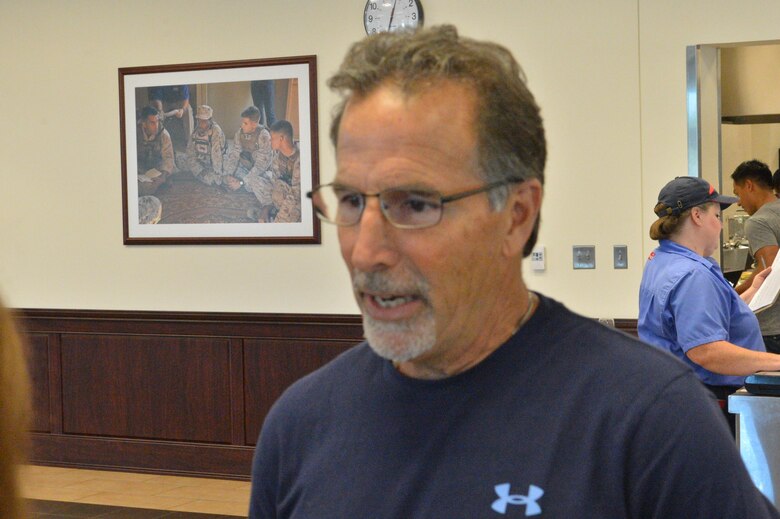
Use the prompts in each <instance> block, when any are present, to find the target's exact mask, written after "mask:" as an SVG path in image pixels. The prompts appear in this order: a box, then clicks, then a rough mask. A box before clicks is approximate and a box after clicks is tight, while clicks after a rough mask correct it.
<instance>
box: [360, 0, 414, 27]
mask: <svg viewBox="0 0 780 519" xmlns="http://www.w3.org/2000/svg"><path fill="white" fill-rule="evenodd" d="M422 23H423V11H422V5H421V4H420V2H419V0H368V1H367V2H366V9H365V10H364V11H363V25H364V26H365V28H366V34H376V33H378V32H388V31H400V30H403V29H414V28H415V27H419V26H421V25H422Z"/></svg>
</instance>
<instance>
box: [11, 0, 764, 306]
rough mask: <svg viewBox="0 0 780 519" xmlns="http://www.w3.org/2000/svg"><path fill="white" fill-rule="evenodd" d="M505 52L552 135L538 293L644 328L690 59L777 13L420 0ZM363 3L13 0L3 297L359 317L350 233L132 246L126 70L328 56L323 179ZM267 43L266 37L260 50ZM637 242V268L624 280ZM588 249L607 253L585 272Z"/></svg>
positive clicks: (659, 2) (662, 1)
mask: <svg viewBox="0 0 780 519" xmlns="http://www.w3.org/2000/svg"><path fill="white" fill-rule="evenodd" d="M423 4H424V7H425V17H426V23H427V24H428V25H432V24H438V23H454V24H455V25H457V26H458V28H459V30H460V31H461V32H462V33H463V34H465V35H469V36H473V37H477V38H489V39H492V40H495V41H498V42H500V43H502V44H504V45H506V46H508V47H509V48H510V49H511V50H512V51H513V52H514V54H515V55H516V57H517V58H518V60H519V61H520V62H521V64H522V65H523V67H524V68H525V71H526V73H527V75H528V78H529V83H530V87H531V89H532V90H533V91H534V93H535V94H536V96H537V99H538V101H539V104H540V105H541V106H542V111H543V116H544V118H545V124H546V128H547V136H548V141H549V152H550V153H549V165H548V168H547V188H546V201H545V206H544V210H543V226H542V233H541V236H540V243H541V244H544V245H545V246H546V247H547V254H548V265H547V271H546V272H545V273H542V274H539V273H534V272H530V270H528V268H527V266H526V276H527V278H528V281H529V284H530V286H531V287H532V288H534V289H536V290H540V291H542V292H544V293H547V294H549V295H552V296H554V297H556V298H558V299H561V300H563V301H564V302H566V303H567V304H568V305H569V306H570V307H572V308H574V309H575V310H578V311H580V312H582V313H585V314H586V315H590V316H594V317H595V316H608V317H625V318H632V317H636V307H637V303H636V299H637V287H638V285H639V279H640V277H641V269H642V264H643V262H644V257H646V255H647V253H648V252H649V251H650V250H651V247H652V246H653V245H654V244H653V243H652V242H650V240H649V239H648V238H645V236H646V235H647V232H646V230H647V228H648V227H649V225H650V223H651V221H652V211H651V207H652V205H653V203H654V202H655V197H656V195H657V192H658V190H659V189H660V187H661V186H662V185H663V184H664V183H665V182H666V181H667V180H669V179H670V178H672V177H673V176H676V175H680V174H685V172H686V169H687V165H686V156H687V155H686V149H685V146H686V134H685V46H686V45H689V44H694V43H719V42H728V41H743V40H761V39H773V38H776V37H777V28H776V23H774V21H775V20H777V19H778V15H780V3H777V2H775V1H774V0H746V1H742V2H732V1H728V0H721V1H718V2H713V1H707V2H704V1H692V0H675V1H671V0H641V1H640V0H594V1H591V2H580V1H575V0H550V1H547V2H536V1H531V0H491V2H489V3H484V2H460V1H452V0H423ZM362 10H363V5H362V1H360V0H331V1H330V2H327V3H326V4H322V3H315V2H309V1H305V0H304V1H291V0H264V1H263V2H246V1H233V0H226V1H220V2H213V1H207V0H187V1H177V0H165V1H161V0H154V1H148V0H135V1H133V2H121V1H119V0H69V1H68V2H61V1H58V0H49V1H44V0H30V1H26V2H3V3H0V62H1V63H3V68H4V70H3V73H2V74H1V75H0V114H1V116H0V157H2V164H3V167H2V171H0V179H1V180H0V245H1V246H0V290H2V292H3V293H4V295H5V297H6V300H7V302H8V303H9V304H11V305H12V306H17V307H31V308H47V307H49V308H80V309H88V308H93V309H128V310H135V309H139V310H182V311H245V312H285V313H286V312H291V313H356V312H357V308H356V306H355V304H354V302H353V301H352V296H351V293H350V289H349V282H348V276H347V273H346V270H345V269H344V267H343V266H342V264H341V260H340V258H339V253H338V246H337V243H336V237H335V233H334V232H333V229H332V228H329V227H326V226H324V227H323V236H322V239H323V243H322V245H321V246H303V245H301V246H124V245H123V244H122V214H121V182H120V171H121V169H120V152H119V113H118V102H119V99H118V79H117V68H119V67H131V66H139V65H155V64H172V63H194V62H208V61H222V60H236V59H250V58H260V57H279V56H294V55H304V54H316V55H317V59H318V74H319V81H318V88H319V133H320V172H321V178H322V180H327V179H329V178H330V177H331V176H332V171H333V163H334V161H333V151H332V149H331V147H330V144H329V142H328V140H327V135H328V125H329V115H330V111H331V108H332V107H333V105H334V103H335V97H334V96H333V95H332V94H331V93H330V92H329V91H328V90H327V88H326V86H325V81H326V79H327V78H328V77H329V76H330V75H331V74H332V73H333V72H334V70H335V69H336V68H337V67H338V64H339V62H340V60H341V58H342V57H343V55H344V52H345V51H346V49H347V47H348V45H349V44H350V43H351V42H353V41H355V40H357V39H359V38H362V37H363V35H364V33H363V29H362V22H361V16H362ZM255 35H256V36H255ZM615 244H621V245H623V244H624V245H628V246H629V269H628V270H624V271H619V270H618V271H616V270H613V269H612V268H611V256H612V246H613V245H615ZM572 245H596V247H597V268H596V270H593V271H574V270H572V268H571V247H572Z"/></svg>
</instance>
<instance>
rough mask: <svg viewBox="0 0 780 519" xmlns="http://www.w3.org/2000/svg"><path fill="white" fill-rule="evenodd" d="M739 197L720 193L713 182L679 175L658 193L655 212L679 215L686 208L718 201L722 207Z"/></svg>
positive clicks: (660, 214)
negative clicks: (713, 185)
mask: <svg viewBox="0 0 780 519" xmlns="http://www.w3.org/2000/svg"><path fill="white" fill-rule="evenodd" d="M738 200H739V199H738V198H736V197H733V196H724V195H720V194H718V192H717V191H715V188H714V187H712V184H710V183H709V182H707V181H706V180H704V179H701V178H697V177H677V178H675V179H674V180H672V181H671V182H669V183H668V184H666V185H665V186H664V187H663V189H661V192H660V193H658V205H656V206H655V209H654V211H655V214H656V215H657V216H658V217H659V218H661V217H664V216H667V215H675V216H676V215H679V214H680V213H682V212H683V211H685V210H686V209H690V208H691V207H695V206H697V205H702V204H706V203H708V202H718V203H719V204H720V208H721V209H725V208H727V207H728V206H730V205H731V204H735V203H736V202H737V201H738Z"/></svg>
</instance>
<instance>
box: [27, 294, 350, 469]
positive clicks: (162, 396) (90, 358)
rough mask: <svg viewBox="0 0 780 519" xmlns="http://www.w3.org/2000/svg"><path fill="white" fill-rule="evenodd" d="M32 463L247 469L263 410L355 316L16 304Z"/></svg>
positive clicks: (326, 354)
mask: <svg viewBox="0 0 780 519" xmlns="http://www.w3.org/2000/svg"><path fill="white" fill-rule="evenodd" d="M17 315H18V317H19V318H20V322H21V324H22V328H23V329H24V331H25V332H26V333H25V335H26V337H27V342H28V345H29V348H30V355H29V357H30V359H29V361H30V362H29V363H30V372H31V378H32V386H33V395H32V396H33V406H34V416H33V427H32V429H33V432H32V455H31V461H32V462H33V463H38V464H44V465H61V466H71V467H85V468H86V467H88V468H102V469H112V470H123V471H138V472H157V473H165V474H181V475H202V476H211V477H221V478H236V479H245V478H248V477H249V473H250V467H251V460H252V454H253V451H254V445H255V442H256V439H257V436H258V434H259V431H260V427H261V425H262V422H263V419H264V417H265V415H266V414H267V412H268V410H269V409H270V407H271V405H272V404H273V403H274V401H275V400H276V399H277V398H278V397H279V395H280V394H281V393H282V392H283V391H284V390H285V389H286V388H287V387H288V386H289V385H290V384H292V383H293V382H294V381H295V380H297V379H299V378H300V377H302V376H304V375H306V374H307V373H310V372H311V371H314V370H315V369H317V368H318V367H320V366H322V365H323V364H325V363H326V362H328V361H329V360H330V359H332V358H334V357H335V356H337V355H338V354H339V353H341V352H343V351H344V350H346V349H348V348H349V347H351V346H353V345H355V344H357V343H358V342H360V340H361V339H362V326H361V322H360V318H359V316H343V315H289V314H238V313H185V312H175V313H170V312H168V313H163V312H132V311H81V310H37V309H36V310H19V311H17Z"/></svg>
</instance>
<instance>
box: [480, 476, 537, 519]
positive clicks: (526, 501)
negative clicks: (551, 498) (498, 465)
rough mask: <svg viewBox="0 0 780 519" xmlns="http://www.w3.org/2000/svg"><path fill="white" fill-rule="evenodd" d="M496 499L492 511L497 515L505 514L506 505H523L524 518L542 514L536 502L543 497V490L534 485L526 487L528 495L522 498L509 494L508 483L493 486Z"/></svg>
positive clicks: (521, 496) (518, 495)
mask: <svg viewBox="0 0 780 519" xmlns="http://www.w3.org/2000/svg"><path fill="white" fill-rule="evenodd" d="M495 489H496V494H497V495H498V499H496V500H495V501H493V506H492V507H491V508H493V510H495V511H496V512H498V513H499V514H505V513H506V507H507V506H508V505H525V515H526V517H528V516H531V515H539V514H541V513H542V507H541V506H539V503H537V502H536V501H537V500H538V499H539V498H540V497H542V496H543V495H544V490H542V489H541V488H539V487H537V486H536V485H529V486H528V495H527V496H523V495H520V494H510V493H509V483H502V484H500V485H496V486H495Z"/></svg>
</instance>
